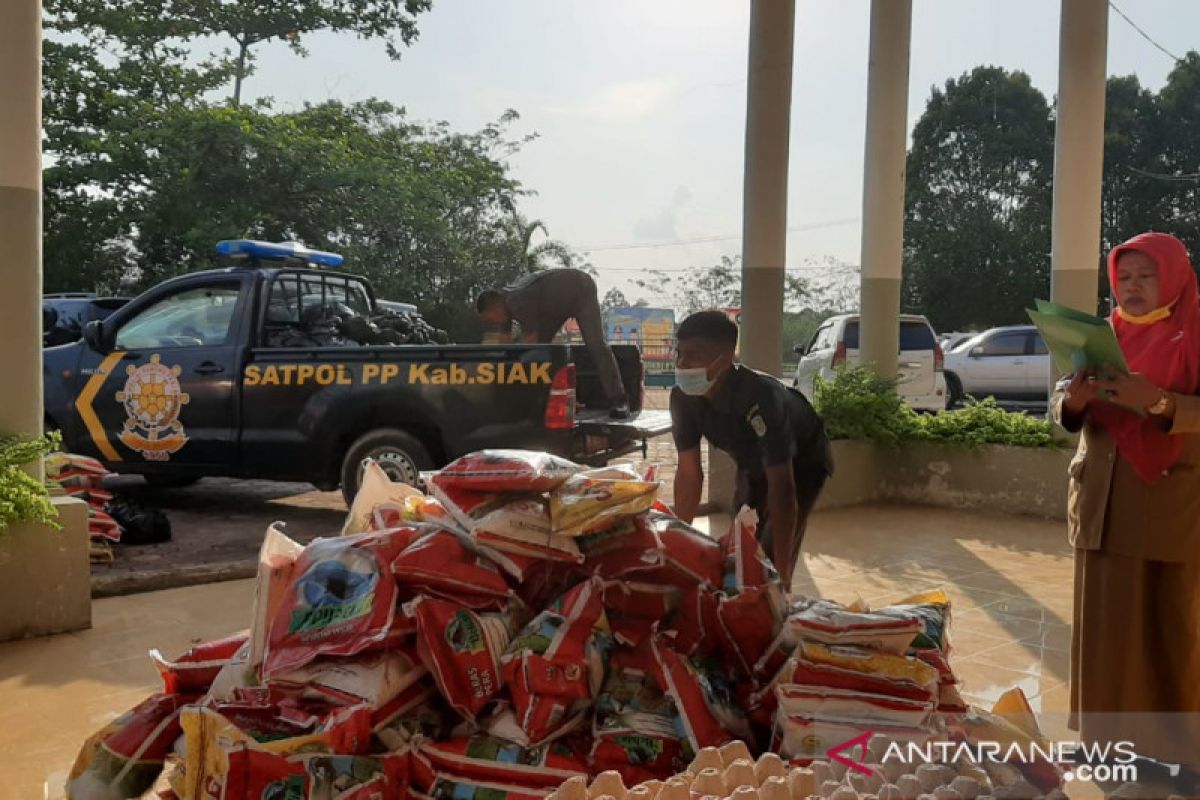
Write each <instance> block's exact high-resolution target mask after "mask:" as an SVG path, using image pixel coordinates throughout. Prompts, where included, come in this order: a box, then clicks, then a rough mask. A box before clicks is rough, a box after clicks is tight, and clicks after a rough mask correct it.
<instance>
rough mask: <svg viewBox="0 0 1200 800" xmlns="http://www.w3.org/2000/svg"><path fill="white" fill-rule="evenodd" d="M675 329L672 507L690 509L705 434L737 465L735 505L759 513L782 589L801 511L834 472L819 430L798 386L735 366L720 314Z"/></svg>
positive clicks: (732, 341)
mask: <svg viewBox="0 0 1200 800" xmlns="http://www.w3.org/2000/svg"><path fill="white" fill-rule="evenodd" d="M675 335H676V339H677V351H676V360H675V382H676V386H675V388H674V389H673V390H672V392H671V422H672V423H673V425H674V435H675V448H676V449H677V450H678V451H679V467H678V470H677V472H676V474H675V513H676V514H678V515H679V517H680V518H681V519H683V520H685V521H687V522H690V521H691V520H692V518H693V517H695V515H696V508H697V507H698V506H699V504H700V492H701V490H702V489H703V488H704V467H703V464H702V462H701V458H700V440H701V438H704V439H708V443H709V445H710V446H711V447H715V448H717V449H718V450H723V451H725V452H726V453H728V454H729V455H730V456H732V457H733V459H734V461H735V462H737V468H738V486H737V492H736V494H735V500H734V506H735V509H736V508H741V507H742V506H743V505H748V506H750V507H752V508H753V509H754V510H755V511H757V512H758V517H759V541H760V542H762V544H763V547H764V549H765V550H766V552H767V554H768V555H769V556H770V558H771V560H772V561H773V562H774V564H775V568H776V569H778V570H779V574H780V576H781V577H782V578H783V580H784V586H785V587H788V588H790V587H791V582H792V572H793V570H794V569H795V566H796V558H797V556H799V554H800V544H801V541H802V540H803V538H804V530H805V527H806V525H807V523H808V515H809V513H810V512H811V511H812V509H813V506H814V505H815V504H816V501H817V497H818V495H820V493H821V489H822V488H823V487H824V485H825V480H826V479H827V478H828V477H829V476H830V475H831V474H832V473H833V458H832V455H831V453H830V448H829V439H828V438H827V437H826V435H825V427H824V425H822V424H821V420H820V418H819V417H818V416H817V414H816V412H815V411H813V408H812V406H811V405H809V403H808V401H807V400H805V399H804V396H803V395H801V394H800V393H799V392H797V391H795V390H793V389H790V388H788V387H786V386H784V385H783V384H782V383H780V381H779V380H778V379H777V378H774V377H772V376H770V375H765V374H763V373H760V372H755V371H754V370H751V369H749V368H747V367H743V366H740V365H738V364H735V363H734V353H735V351H736V349H737V339H738V328H737V325H736V324H734V323H733V322H731V321H730V320H729V318H728V317H726V316H725V314H724V313H722V312H720V311H701V312H700V313H698V314H693V315H692V316H690V317H688V318H687V319H685V320H684V321H683V322H682V323H681V324H680V325H679V330H678V331H677V332H676V334H675Z"/></svg>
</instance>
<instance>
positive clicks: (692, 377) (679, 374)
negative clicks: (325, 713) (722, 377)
mask: <svg viewBox="0 0 1200 800" xmlns="http://www.w3.org/2000/svg"><path fill="white" fill-rule="evenodd" d="M714 383H716V379H714V378H710V377H708V367H694V368H692V369H681V368H679V367H676V368H675V385H676V386H678V387H679V390H680V391H681V392H683V393H684V394H689V395H692V396H693V397H699V396H701V395H705V394H708V390H709V389H711V388H712V387H713V384H714Z"/></svg>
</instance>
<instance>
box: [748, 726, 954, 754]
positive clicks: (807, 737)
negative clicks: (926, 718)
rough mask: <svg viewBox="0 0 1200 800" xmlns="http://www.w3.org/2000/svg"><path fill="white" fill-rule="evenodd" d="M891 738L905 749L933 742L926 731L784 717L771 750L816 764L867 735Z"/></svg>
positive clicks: (777, 728)
mask: <svg viewBox="0 0 1200 800" xmlns="http://www.w3.org/2000/svg"><path fill="white" fill-rule="evenodd" d="M868 732H869V733H871V734H880V735H883V736H887V737H888V738H889V739H892V740H894V741H896V742H900V743H901V745H902V746H903V745H904V744H905V743H907V742H912V743H914V744H917V745H923V744H925V743H926V742H928V741H929V740H930V739H932V738H933V735H932V734H931V733H930V732H929V731H928V730H925V729H924V728H907V727H899V726H890V725H880V724H878V723H874V722H853V721H846V720H832V719H813V718H811V717H785V716H781V717H780V718H779V720H778V722H777V724H776V728H775V733H774V741H773V742H772V746H771V749H772V750H774V751H775V752H776V753H779V755H781V756H783V757H784V758H791V759H797V760H812V759H816V758H825V757H826V753H828V752H829V751H830V750H831V749H833V748H834V747H837V746H838V745H840V744H844V743H845V742H846V741H848V740H850V739H853V738H854V737H856V736H862V735H863V734H864V733H868Z"/></svg>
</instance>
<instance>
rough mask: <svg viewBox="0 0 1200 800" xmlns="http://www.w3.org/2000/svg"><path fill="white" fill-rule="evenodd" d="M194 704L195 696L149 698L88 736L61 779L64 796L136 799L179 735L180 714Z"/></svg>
mask: <svg viewBox="0 0 1200 800" xmlns="http://www.w3.org/2000/svg"><path fill="white" fill-rule="evenodd" d="M195 700H196V696H195V695H187V696H185V695H175V694H156V695H152V696H151V697H149V698H147V699H146V700H144V701H142V702H141V703H139V704H138V705H137V706H135V707H134V708H132V709H130V710H129V711H127V712H125V713H124V714H122V715H121V716H119V717H117V719H115V720H113V721H112V722H110V723H109V724H108V725H106V726H104V728H102V729H101V730H100V731H98V732H97V733H95V734H93V735H92V736H91V737H89V738H88V740H87V741H86V742H84V744H83V747H81V748H80V750H79V755H78V757H77V758H76V759H75V764H74V766H73V767H72V768H71V773H70V775H69V776H68V778H67V791H68V794H69V796H70V797H75V798H91V797H104V798H107V797H140V796H141V795H142V793H143V792H145V791H146V790H147V789H149V788H150V787H151V785H152V784H153V783H154V781H155V779H156V778H157V777H158V774H159V772H161V771H162V768H163V762H164V760H165V759H166V757H167V754H168V753H169V752H170V750H171V746H172V745H173V744H174V743H175V740H176V739H177V738H179V735H180V733H181V732H182V728H181V727H180V722H179V715H180V709H182V708H183V706H185V705H186V704H188V703H191V702H194V701H195Z"/></svg>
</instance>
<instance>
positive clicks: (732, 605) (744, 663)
mask: <svg viewBox="0 0 1200 800" xmlns="http://www.w3.org/2000/svg"><path fill="white" fill-rule="evenodd" d="M782 607H783V593H782V591H781V590H780V588H779V584H778V583H771V584H767V585H765V586H753V587H749V588H746V589H743V590H742V591H741V592H739V593H738V594H737V595H735V596H733V597H729V596H727V595H724V594H722V595H719V596H718V600H717V620H718V622H719V624H720V631H721V638H722V639H723V641H724V642H725V648H726V653H725V661H726V663H728V664H729V665H730V666H731V667H735V668H737V669H739V670H741V672H742V674H744V675H751V674H753V671H754V666H755V665H756V664H757V663H758V662H759V661H760V660H761V659H762V657H763V656H764V655H765V654H766V653H767V652H769V651H770V649H771V644H772V643H773V642H774V641H775V637H776V636H778V635H779V630H780V628H781V627H782V619H781V617H782Z"/></svg>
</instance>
